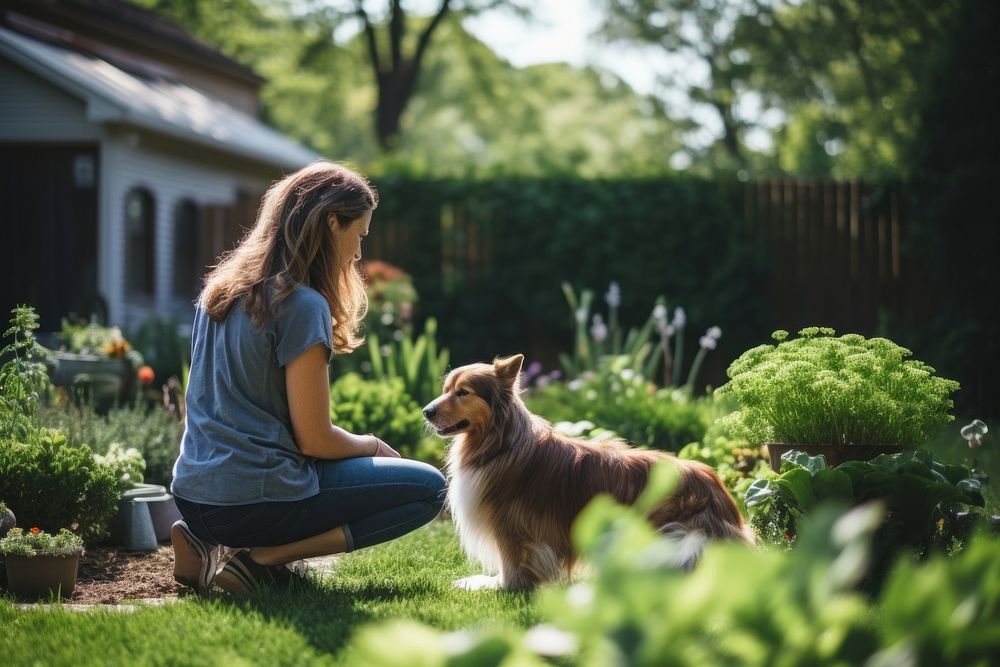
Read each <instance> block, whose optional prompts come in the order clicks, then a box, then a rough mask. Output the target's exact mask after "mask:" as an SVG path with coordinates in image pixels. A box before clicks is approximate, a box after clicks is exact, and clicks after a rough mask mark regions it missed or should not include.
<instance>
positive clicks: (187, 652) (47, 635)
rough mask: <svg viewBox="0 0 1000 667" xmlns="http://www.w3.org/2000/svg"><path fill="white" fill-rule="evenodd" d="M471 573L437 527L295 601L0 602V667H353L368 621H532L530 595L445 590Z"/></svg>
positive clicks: (443, 624) (368, 557)
mask: <svg viewBox="0 0 1000 667" xmlns="http://www.w3.org/2000/svg"><path fill="white" fill-rule="evenodd" d="M475 573H476V570H475V568H474V567H473V566H472V565H471V564H469V563H468V562H467V561H466V559H465V556H464V555H463V554H462V553H461V551H460V550H459V547H458V542H457V540H456V539H455V535H454V531H453V529H452V525H451V523H450V522H447V521H437V522H434V523H433V524H431V525H430V526H428V527H426V528H423V529H421V530H418V531H416V532H415V533H413V534H411V535H408V536H406V537H404V538H402V539H400V540H397V541H395V542H392V543H389V544H384V545H380V546H378V547H374V548H372V549H369V550H366V551H361V552H358V553H356V554H351V555H349V556H347V557H345V558H344V559H343V561H341V563H340V564H339V565H338V567H337V570H336V571H335V572H334V573H332V574H330V575H328V576H326V577H325V578H323V579H322V580H319V581H316V582H314V583H312V584H310V585H308V586H306V587H303V588H301V589H299V590H297V591H296V592H294V593H291V592H287V591H286V592H277V591H261V592H259V593H258V594H257V595H255V596H254V597H253V598H252V599H250V600H249V601H247V602H237V601H235V600H232V599H229V598H227V597H225V596H220V597H218V598H213V599H202V598H197V597H195V596H189V597H186V598H184V599H183V600H182V601H180V602H178V603H176V604H172V605H168V606H166V607H149V608H145V609H140V610H139V611H136V612H133V613H123V612H114V611H103V610H99V611H88V612H72V611H65V610H59V609H53V610H49V609H39V610H31V611H22V610H20V609H19V608H17V607H16V606H14V604H13V603H12V602H11V601H10V600H9V598H0V628H2V631H0V655H2V658H0V663H2V664H4V665H5V666H6V665H10V666H14V665H33V664H42V665H74V667H77V666H82V665H97V664H100V665H107V664H114V665H119V664H128V665H147V664H149V665H152V664H174V665H243V664H260V665H314V664H315V665H351V664H358V661H357V660H355V659H353V655H354V654H353V651H352V646H351V637H352V634H353V633H354V631H355V630H356V629H357V628H358V627H359V626H361V625H364V624H366V623H368V622H370V621H374V620H380V619H387V618H397V617H405V618H408V619H414V620H418V621H422V622H424V623H428V624H430V625H432V626H434V627H437V628H441V629H445V630H453V629H458V628H469V627H477V626H491V627H500V626H510V627H513V626H528V625H531V624H533V623H534V622H536V621H537V618H536V616H535V612H534V609H533V607H532V604H531V598H530V597H529V596H525V595H520V594H511V593H503V592H498V591H478V592H469V591H462V590H458V589H455V588H453V587H452V585H451V582H452V581H453V580H454V579H457V578H459V577H463V576H467V575H470V574H475ZM392 641H393V638H392V637H386V642H392Z"/></svg>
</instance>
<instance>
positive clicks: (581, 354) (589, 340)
mask: <svg viewBox="0 0 1000 667" xmlns="http://www.w3.org/2000/svg"><path fill="white" fill-rule="evenodd" d="M562 289H563V294H564V295H565V296H566V303H567V304H568V305H569V308H570V310H571V311H572V313H573V329H574V344H573V354H572V355H567V354H562V355H560V362H561V364H562V367H563V370H565V372H566V375H567V377H568V378H579V377H582V376H583V375H584V374H586V373H588V372H590V373H594V372H599V371H600V369H601V367H602V366H607V365H609V364H613V365H616V366H623V367H626V368H630V369H632V370H633V371H635V372H636V373H638V374H639V375H640V376H641V377H642V378H643V379H645V380H647V381H649V382H654V383H655V382H661V384H662V386H663V387H672V386H678V387H679V386H681V381H682V379H683V378H682V377H681V368H682V362H683V358H684V330H685V327H686V326H687V315H686V314H685V312H684V309H683V308H681V307H677V308H675V309H674V314H673V317H672V318H671V317H670V312H669V310H668V308H667V305H666V299H665V298H664V297H662V296H661V297H659V298H658V299H657V300H656V303H655V304H654V306H653V310H652V311H651V312H650V314H649V317H647V318H646V321H645V323H643V325H642V326H641V327H635V328H632V329H629V330H628V331H627V332H625V331H623V329H622V327H621V325H620V324H619V319H618V309H619V308H620V307H621V303H622V294H621V287H620V286H619V285H618V283H616V282H612V283H611V284H610V285H609V286H608V291H607V292H606V293H605V295H604V301H605V302H606V303H607V305H608V322H607V323H605V321H604V317H603V316H602V315H601V314H600V313H598V312H595V313H593V315H591V307H592V304H593V300H594V292H593V290H589V289H584V290H581V292H580V294H579V296H577V294H576V292H575V291H574V290H573V287H572V286H571V285H570V284H569V283H567V282H563V283H562ZM588 318H589V321H590V323H591V324H590V327H589V329H588V327H587V322H588ZM588 333H589V336H588ZM721 337H722V329H720V328H719V327H715V326H713V327H709V328H708V330H707V331H706V332H705V335H703V336H702V337H701V338H700V339H699V341H698V342H699V348H698V352H697V354H696V355H695V358H694V361H693V362H692V363H691V368H690V371H689V373H688V376H687V382H686V383H684V385H683V386H684V388H685V390H686V391H687V392H688V393H693V392H694V389H695V383H696V381H697V378H698V373H699V372H700V370H701V365H702V363H703V362H704V360H705V355H706V354H708V352H709V350H714V349H715V348H716V347H717V345H718V341H719V339H720V338H721Z"/></svg>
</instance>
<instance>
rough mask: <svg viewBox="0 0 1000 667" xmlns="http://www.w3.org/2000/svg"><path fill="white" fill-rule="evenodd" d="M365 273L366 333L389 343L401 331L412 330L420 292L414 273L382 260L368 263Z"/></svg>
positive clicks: (364, 266)
mask: <svg viewBox="0 0 1000 667" xmlns="http://www.w3.org/2000/svg"><path fill="white" fill-rule="evenodd" d="M362 272H363V273H364V276H365V285H366V289H367V292H368V316H367V317H366V318H365V330H366V332H370V333H377V334H379V335H380V337H381V338H382V339H383V340H386V339H388V337H389V336H390V335H392V333H393V332H394V331H395V330H397V329H400V330H408V329H409V328H411V327H412V324H413V306H414V304H415V303H416V302H417V290H416V289H415V288H414V287H413V279H412V278H411V277H410V274H408V273H406V272H405V271H403V270H402V269H400V268H399V267H397V266H394V265H392V264H389V263H388V262H383V261H381V260H365V262H364V263H363V264H362Z"/></svg>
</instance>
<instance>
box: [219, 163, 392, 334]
mask: <svg viewBox="0 0 1000 667" xmlns="http://www.w3.org/2000/svg"><path fill="white" fill-rule="evenodd" d="M376 206H378V196H377V195H376V193H375V190H374V188H372V186H371V185H370V184H369V183H368V182H367V181H366V180H365V178H364V177H362V176H361V175H359V174H356V173H355V172H353V171H351V170H350V169H347V168H346V167H343V166H340V165H337V164H334V163H332V162H327V161H325V160H321V161H318V162H314V163H313V164H310V165H309V166H307V167H304V168H302V169H300V170H299V171H297V172H295V173H294V174H290V175H288V176H286V177H285V178H283V179H281V180H280V181H276V182H275V183H274V184H273V185H271V187H270V188H268V191H267V193H266V194H265V195H264V198H263V199H262V200H261V205H260V211H259V212H258V214H257V222H256V223H255V224H254V226H253V228H252V229H251V230H250V231H249V232H247V234H246V236H244V237H243V240H242V241H240V243H239V245H238V246H237V247H236V248H235V249H234V250H232V251H230V252H228V253H226V254H225V255H223V257H222V258H221V260H220V261H219V263H218V264H217V265H216V266H215V267H214V268H213V269H212V271H211V272H210V273H209V274H208V275H207V276H206V277H205V288H204V289H203V290H202V293H201V297H200V302H201V306H202V308H204V309H205V312H206V313H208V316H209V317H211V318H212V319H213V320H216V321H221V320H224V319H225V318H226V316H227V315H228V314H229V311H230V309H231V308H232V307H233V304H234V303H235V302H236V301H237V299H239V298H240V297H242V298H243V308H244V309H245V310H246V312H247V314H248V315H249V316H250V319H251V321H252V322H253V323H254V324H255V325H257V326H263V325H264V324H266V323H267V322H268V321H269V320H270V319H271V318H272V317H274V316H276V311H275V307H276V306H277V305H278V304H280V303H281V302H282V301H283V300H284V299H285V298H286V297H287V296H288V295H289V294H291V293H292V291H294V290H295V288H296V287H298V286H299V285H300V284H301V285H308V286H309V287H312V288H313V289H315V290H316V291H317V292H319V293H320V294H322V295H323V296H324V297H325V298H326V301H327V303H328V304H329V305H330V313H331V315H332V316H333V320H332V325H333V343H334V351H335V352H350V351H352V350H354V349H355V348H357V347H358V346H359V345H361V343H363V342H364V339H363V338H360V337H359V336H358V329H359V328H360V326H361V321H362V319H363V318H364V316H365V312H366V311H367V309H368V297H367V295H366V294H365V285H364V281H363V280H362V278H361V274H360V272H359V269H358V263H357V262H352V263H350V264H347V265H342V264H340V261H339V259H338V258H339V257H340V255H339V252H338V250H339V249H338V248H337V242H336V239H335V237H334V235H333V234H332V233H331V232H330V228H329V227H328V225H327V221H328V220H329V219H330V217H331V215H335V216H336V220H337V222H336V224H338V225H340V226H341V227H347V226H349V225H350V224H351V223H352V222H354V221H355V220H357V219H358V218H360V217H361V216H363V215H364V214H365V213H366V212H367V211H370V210H372V209H374V208H375V207H376Z"/></svg>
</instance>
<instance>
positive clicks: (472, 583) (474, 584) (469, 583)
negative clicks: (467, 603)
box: [452, 574, 500, 591]
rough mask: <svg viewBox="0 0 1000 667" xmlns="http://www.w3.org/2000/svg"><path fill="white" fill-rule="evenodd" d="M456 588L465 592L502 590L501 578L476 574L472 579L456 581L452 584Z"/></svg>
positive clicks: (466, 578)
mask: <svg viewBox="0 0 1000 667" xmlns="http://www.w3.org/2000/svg"><path fill="white" fill-rule="evenodd" d="M452 586H454V587H455V588H461V589H462V590H465V591H485V590H493V589H496V588H500V577H491V576H489V575H486V574H475V575H473V576H471V577H465V578H463V579H456V580H455V581H453V582H452Z"/></svg>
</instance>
